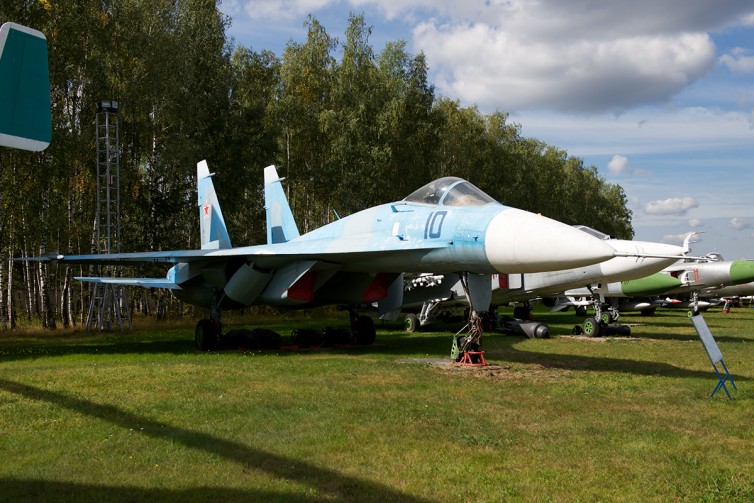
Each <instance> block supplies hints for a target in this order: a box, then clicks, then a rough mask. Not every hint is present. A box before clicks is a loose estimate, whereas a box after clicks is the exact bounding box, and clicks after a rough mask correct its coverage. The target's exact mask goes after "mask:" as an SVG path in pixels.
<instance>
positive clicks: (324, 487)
mask: <svg viewBox="0 0 754 503" xmlns="http://www.w3.org/2000/svg"><path fill="white" fill-rule="evenodd" d="M0 388H1V389H4V390H6V391H8V392H10V393H14V394H16V395H20V396H23V397H26V398H28V399H32V400H38V401H42V402H47V403H51V404H54V405H57V406H59V407H63V408H66V409H69V410H72V411H74V412H76V413H79V414H84V415H87V416H91V417H95V418H97V419H100V420H102V421H107V422H109V423H111V424H114V425H116V426H119V427H122V428H125V429H129V430H131V429H133V430H134V431H139V432H141V433H143V434H144V435H146V436H148V437H152V438H157V439H163V440H169V441H171V442H175V443H177V444H181V445H183V446H185V447H188V448H191V449H196V450H200V451H204V452H207V453H209V454H212V455H216V456H219V457H221V458H224V459H227V460H229V461H232V462H235V463H238V464H240V465H243V466H245V467H247V468H249V469H252V470H257V471H260V472H264V473H267V474H268V475H270V476H272V477H275V478H278V479H285V480H288V481H291V482H294V483H299V484H304V485H306V486H309V487H311V488H313V489H314V490H316V492H317V494H320V495H322V496H321V498H319V500H320V501H343V502H345V501H354V500H358V501H379V502H383V501H403V502H420V501H426V500H423V499H421V498H418V497H414V496H410V495H407V494H404V493H401V492H399V491H396V490H395V489H393V488H391V487H389V486H385V485H382V484H378V483H376V482H372V481H369V480H363V479H359V478H356V477H352V476H349V475H344V474H342V473H338V472H337V471H335V470H332V469H329V468H323V467H319V466H316V465H314V464H312V463H309V462H306V461H301V460H299V459H294V458H288V457H285V456H281V455H279V454H274V453H271V452H266V451H263V450H261V449H256V448H253V447H249V446H246V445H243V444H240V443H237V442H232V441H230V440H226V439H224V438H221V437H217V436H214V435H210V434H208V433H202V432H198V431H192V430H189V429H186V428H181V427H177V426H172V425H169V424H166V423H161V422H159V421H154V420H152V419H149V418H146V417H143V416H140V415H137V414H134V413H131V412H128V411H125V410H122V409H119V408H118V407H115V406H112V405H102V404H98V403H94V402H91V401H88V400H84V399H81V398H75V397H71V396H66V395H63V394H60V393H56V392H54V391H48V390H44V389H41V388H37V387H35V386H29V385H27V384H23V383H19V382H15V381H10V380H7V379H0ZM208 475H209V474H208ZM48 484H49V486H47V485H48ZM46 487H49V492H47V490H48V489H46ZM40 489H44V490H45V493H44V494H42V495H41V496H51V499H52V500H64V501H65V500H69V499H70V500H72V501H79V500H83V499H87V498H89V497H90V496H91V498H92V499H93V500H98V501H110V500H112V499H113V495H114V497H116V498H117V497H118V496H122V497H123V500H127V501H128V500H130V501H136V500H142V501H146V500H152V499H153V498H155V497H156V498H162V499H163V500H171V501H174V499H173V497H175V499H184V498H182V496H185V499H187V500H192V501H193V500H194V497H193V496H194V493H193V491H194V490H193V489H192V490H191V491H166V490H162V489H158V490H150V489H142V488H123V487H115V488H112V487H107V486H96V485H79V484H76V483H56V482H46V481H37V480H9V479H0V494H2V495H3V497H8V496H9V495H11V494H15V495H17V496H18V497H19V499H20V498H33V497H34V496H35V495H37V494H39V493H38V491H39V490H40ZM55 490H68V491H71V492H70V493H69V494H70V495H71V497H70V498H69V497H61V494H60V493H56V492H54V491H55ZM198 490H199V491H200V495H201V494H204V495H205V497H206V498H207V499H205V501H206V500H212V501H224V500H226V498H231V499H235V500H239V499H240V500H244V499H245V500H246V501H258V500H262V501H269V500H274V499H276V498H277V499H278V500H281V501H283V500H284V501H305V500H306V501H312V500H313V499H312V498H311V497H308V498H304V497H303V496H299V495H295V494H279V495H274V494H269V493H259V492H256V491H254V490H251V491H248V492H247V491H235V490H228V489H220V490H219V492H218V493H216V494H214V493H213V491H215V489H212V488H207V487H205V488H199V489H198ZM27 491H28V492H27ZM78 491H81V492H78ZM110 491H114V493H111V492H110ZM189 493H190V494H189ZM43 499H46V498H43ZM10 500H15V498H10ZM315 501H316V499H315Z"/></svg>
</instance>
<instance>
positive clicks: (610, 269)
mask: <svg viewBox="0 0 754 503" xmlns="http://www.w3.org/2000/svg"><path fill="white" fill-rule="evenodd" d="M575 228H576V229H578V230H580V231H582V232H584V233H586V234H588V235H591V236H594V237H596V238H598V239H600V240H601V241H602V242H604V243H606V244H608V245H610V246H611V247H612V248H613V249H614V250H615V251H616V253H618V254H623V256H616V257H613V258H611V259H610V260H607V261H604V262H601V263H598V264H593V265H589V266H584V267H578V268H571V269H561V270H553V271H545V272H537V273H522V274H502V273H501V274H496V275H493V277H492V299H491V303H492V305H495V306H497V305H504V304H508V303H510V302H523V303H524V305H523V306H519V307H517V308H516V309H515V310H514V318H517V319H528V318H529V313H530V311H531V308H530V305H529V303H530V301H532V300H534V299H536V298H538V297H550V296H553V295H557V294H560V293H562V292H564V291H565V290H567V289H569V288H574V287H582V286H585V285H586V286H589V287H591V286H594V287H598V286H599V285H601V284H603V283H608V282H611V281H623V280H632V279H638V278H642V277H644V276H647V275H648V274H652V273H655V272H657V271H660V270H662V269H663V268H664V267H667V266H669V265H670V264H673V263H675V262H676V261H677V260H678V259H679V258H683V257H684V256H685V254H686V253H688V251H689V242H690V239H691V237H692V236H693V233H692V234H689V235H688V236H687V237H686V240H685V242H684V245H683V247H680V246H675V245H670V244H665V243H654V242H648V241H629V240H623V239H615V238H612V237H610V236H608V235H606V234H604V233H602V232H599V231H596V230H594V229H591V228H589V227H586V226H582V225H579V226H575ZM673 281H674V282H675V283H678V284H680V283H679V282H678V281H677V280H673ZM465 303H466V298H465V295H464V290H463V287H462V285H461V284H460V281H459V280H458V278H457V277H453V276H445V275H437V274H423V275H417V276H414V277H411V278H408V279H407V283H406V293H404V305H403V309H404V311H405V310H413V312H409V313H408V314H407V315H406V317H405V327H406V331H408V332H413V331H414V330H416V329H417V328H418V327H419V326H424V325H427V324H428V323H430V322H431V320H432V319H433V317H434V316H436V315H437V313H439V312H440V311H442V310H446V309H447V308H448V307H450V306H452V305H453V304H456V305H459V304H461V305H464V304H465Z"/></svg>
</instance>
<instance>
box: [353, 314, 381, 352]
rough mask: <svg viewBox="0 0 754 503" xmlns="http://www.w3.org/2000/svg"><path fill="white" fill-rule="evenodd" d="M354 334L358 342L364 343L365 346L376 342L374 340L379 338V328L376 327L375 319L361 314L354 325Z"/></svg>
mask: <svg viewBox="0 0 754 503" xmlns="http://www.w3.org/2000/svg"><path fill="white" fill-rule="evenodd" d="M353 336H354V339H356V344H363V345H365V346H368V345H370V344H374V340H375V339H376V338H377V329H376V328H375V327H374V320H373V319H372V318H370V317H369V316H364V315H361V316H359V317H358V318H357V319H356V323H355V324H354V327H353Z"/></svg>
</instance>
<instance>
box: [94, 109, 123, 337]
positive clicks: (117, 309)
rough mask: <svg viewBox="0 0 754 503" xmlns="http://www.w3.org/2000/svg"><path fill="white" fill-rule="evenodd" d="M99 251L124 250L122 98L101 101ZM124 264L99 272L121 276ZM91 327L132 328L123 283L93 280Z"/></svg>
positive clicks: (96, 236)
mask: <svg viewBox="0 0 754 503" xmlns="http://www.w3.org/2000/svg"><path fill="white" fill-rule="evenodd" d="M94 240H95V242H96V245H97V253H99V254H107V253H118V252H120V143H119V138H118V102H117V101H100V102H99V103H97V211H96V216H95V219H94ZM120 269H121V268H120V266H110V265H108V266H99V267H98V274H97V275H98V276H114V277H120V275H121V270H120ZM92 285H93V286H92V300H91V303H90V305H89V316H88V317H87V320H86V329H87V330H95V329H96V330H99V331H103V330H111V329H112V328H113V327H114V326H117V327H118V330H120V331H123V327H124V325H127V326H128V329H129V330H130V329H131V310H130V309H129V306H128V295H127V294H126V291H125V288H124V287H123V285H111V284H108V283H92Z"/></svg>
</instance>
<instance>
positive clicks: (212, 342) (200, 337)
mask: <svg viewBox="0 0 754 503" xmlns="http://www.w3.org/2000/svg"><path fill="white" fill-rule="evenodd" d="M219 335H220V331H219V330H218V327H217V324H216V323H215V322H213V321H212V320H208V319H206V318H205V319H203V320H199V323H197V324H196V330H195V331H194V342H195V343H196V349H198V350H199V351H212V350H213V349H215V347H217V340H218V337H219Z"/></svg>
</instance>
